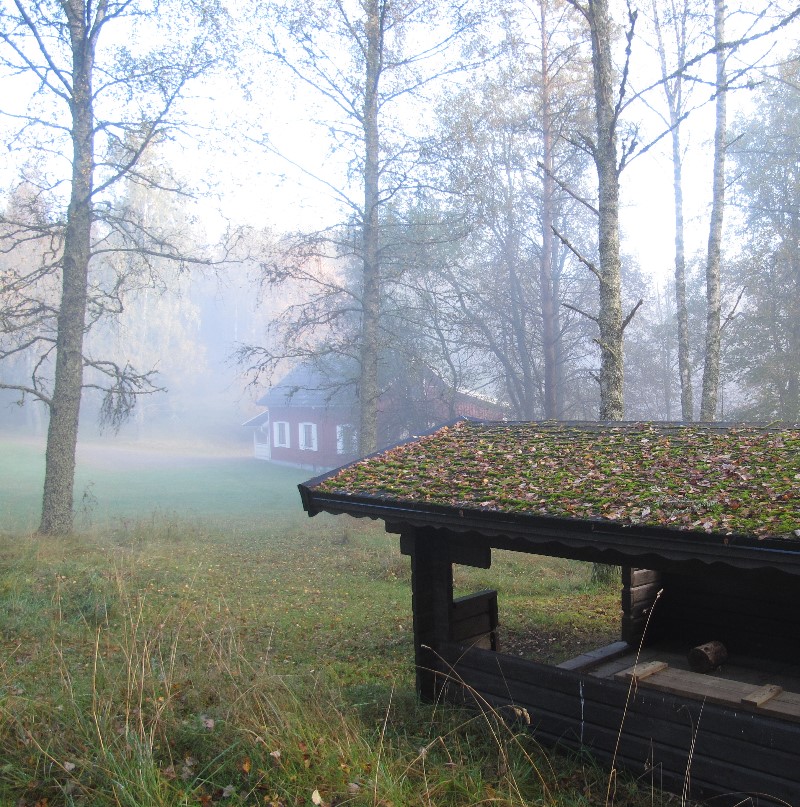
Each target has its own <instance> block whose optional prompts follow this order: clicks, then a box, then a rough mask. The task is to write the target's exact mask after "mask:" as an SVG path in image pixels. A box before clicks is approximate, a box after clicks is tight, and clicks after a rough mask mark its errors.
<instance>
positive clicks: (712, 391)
mask: <svg viewBox="0 0 800 807" xmlns="http://www.w3.org/2000/svg"><path fill="white" fill-rule="evenodd" d="M724 41H725V2H724V0H714V43H715V45H716V46H717V48H718V50H717V53H716V64H717V78H716V94H717V97H716V124H715V127H714V178H713V192H712V194H713V195H712V200H711V223H710V226H709V234H708V258H707V262H706V309H707V310H706V341H705V363H704V365H703V397H702V400H701V402H700V420H703V421H709V420H715V419H716V416H717V397H718V393H719V364H720V328H721V311H720V309H721V291H720V277H721V265H722V224H723V216H724V212H725V148H726V143H725V139H726V134H727V76H726V72H725V51H724V49H723V48H722V47H720V46H721V44H722V43H723V42H724Z"/></svg>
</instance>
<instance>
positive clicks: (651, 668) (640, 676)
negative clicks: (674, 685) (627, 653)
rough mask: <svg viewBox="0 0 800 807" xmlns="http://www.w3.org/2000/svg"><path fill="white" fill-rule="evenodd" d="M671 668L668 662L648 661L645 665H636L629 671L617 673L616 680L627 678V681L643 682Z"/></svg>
mask: <svg viewBox="0 0 800 807" xmlns="http://www.w3.org/2000/svg"><path fill="white" fill-rule="evenodd" d="M668 667H669V665H668V664H667V662H666V661H647V662H645V663H644V664H634V665H633V667H629V668H628V669H627V670H623V671H622V672H621V673H617V674H616V675H615V676H614V677H615V678H625V679H627V680H629V681H630V680H631V679H633V680H634V681H643V680H644V679H645V678H649V677H650V676H651V675H656V673H660V672H662V671H664V670H666V669H667V668H668Z"/></svg>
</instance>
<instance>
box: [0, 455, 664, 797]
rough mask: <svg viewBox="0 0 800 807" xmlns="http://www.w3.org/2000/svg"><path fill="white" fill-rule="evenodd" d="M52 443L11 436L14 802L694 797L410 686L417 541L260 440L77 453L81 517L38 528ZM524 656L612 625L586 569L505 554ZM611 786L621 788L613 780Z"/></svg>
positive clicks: (517, 642) (6, 703) (586, 639)
mask: <svg viewBox="0 0 800 807" xmlns="http://www.w3.org/2000/svg"><path fill="white" fill-rule="evenodd" d="M42 473H43V460H42V454H41V449H40V448H38V447H37V446H34V445H31V444H27V443H23V442H12V441H6V442H3V443H0V497H2V498H1V499H0V501H1V502H2V510H1V511H0V804H2V805H6V804H7V805H14V806H15V807H54V805H62V804H63V805H129V806H130V807H147V806H148V805H164V807H172V805H209V804H217V803H219V804H224V805H232V806H235V805H262V806H263V805H267V806H269V805H271V806H272V807H277V806H278V805H281V807H289V806H290V805H307V804H308V805H312V804H317V805H319V804H324V805H328V807H333V805H343V804H352V805H374V806H375V805H383V807H390V806H392V807H403V805H427V806H429V807H439V805H479V804H486V805H489V804H491V805H500V806H501V807H502V806H503V805H548V806H549V805H553V806H554V807H555V806H560V807H579V806H580V807H588V806H589V805H605V804H616V805H630V806H631V807H644V805H650V807H653V806H654V805H668V804H677V800H675V801H673V799H672V797H669V796H667V795H664V794H662V793H660V792H659V791H658V790H657V789H655V788H654V787H652V786H651V784H650V783H649V782H644V781H643V782H640V783H639V784H638V786H637V784H636V783H634V782H632V781H630V780H627V779H625V778H619V779H613V780H609V777H608V775H607V774H606V773H604V772H603V771H600V770H598V769H597V768H595V767H594V766H593V765H592V763H591V761H590V760H588V759H586V758H575V757H566V756H560V755H554V754H551V753H544V752H542V751H541V750H540V749H538V748H537V746H536V743H535V741H534V740H533V739H532V738H531V737H529V736H525V735H522V736H518V735H516V734H514V733H513V732H512V730H511V729H510V728H509V727H507V726H505V725H504V724H502V723H501V722H499V721H497V720H496V719H495V717H494V716H493V715H491V714H479V713H478V714H476V713H472V712H462V711H458V710H454V709H449V708H447V709H445V708H441V707H439V708H434V707H432V706H425V705H420V704H418V703H417V701H416V698H415V695H414V679H413V647H412V640H411V604H410V587H409V563H408V559H407V558H404V557H402V556H401V555H400V554H399V549H398V545H397V540H396V537H394V536H390V535H386V534H385V533H383V531H382V529H381V526H380V525H379V524H376V523H373V522H368V521H356V520H353V519H349V518H345V517H339V518H334V517H328V516H317V517H316V518H314V519H308V518H307V517H306V516H305V514H303V513H302V511H301V508H300V502H299V496H298V494H297V489H296V484H297V482H299V481H301V480H302V479H304V478H305V477H306V476H307V475H308V474H305V473H303V472H296V471H289V470H286V469H280V468H276V467H273V466H270V465H269V464H266V463H260V462H257V461H255V460H252V459H250V458H248V457H245V456H222V455H215V456H209V455H200V454H196V455H188V454H180V455H177V454H174V453H173V454H170V455H167V454H165V453H163V452H151V451H148V452H145V451H142V450H141V449H136V448H130V447H129V448H125V447H113V446H109V447H105V448H92V447H87V448H84V449H82V453H81V464H80V467H79V473H78V481H77V484H76V511H77V513H78V524H79V530H78V532H77V533H76V535H75V536H72V537H70V538H68V539H60V540H55V539H44V538H41V537H37V536H35V535H34V534H33V533H32V530H33V529H34V528H35V525H36V519H37V517H38V506H39V499H40V496H41V480H42ZM455 582H456V588H457V589H458V591H459V593H466V592H468V591H472V590H477V589H479V588H483V587H486V586H492V587H496V588H498V589H499V591H500V601H501V622H502V623H503V634H502V637H501V641H502V642H503V645H504V649H505V650H506V651H507V652H513V653H518V654H521V655H526V656H533V657H537V658H541V659H547V660H551V661H552V660H557V659H559V658H563V657H566V656H569V655H572V654H574V653H575V652H578V651H580V650H582V649H585V648H586V647H587V646H588V645H589V644H592V643H598V642H601V641H605V640H606V639H608V638H609V637H611V636H614V635H615V633H616V631H617V625H616V620H617V609H618V594H617V592H616V591H614V590H603V589H599V588H597V587H593V586H592V585H591V584H590V573H589V570H588V569H587V568H586V567H584V566H582V565H580V564H576V563H572V562H568V561H560V560H543V559H539V558H534V557H523V556H518V555H506V554H504V553H496V556H495V558H494V559H493V566H492V569H491V572H489V571H481V570H470V569H465V568H462V567H457V568H456V573H455ZM612 785H613V786H612Z"/></svg>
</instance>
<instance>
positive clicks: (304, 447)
mask: <svg viewBox="0 0 800 807" xmlns="http://www.w3.org/2000/svg"><path fill="white" fill-rule="evenodd" d="M306 429H309V432H310V436H311V442H310V443H308V442H307V441H306ZM297 438H298V445H299V446H300V450H301V451H316V450H317V424H316V423H311V422H306V423H300V424H299V425H298V427H297Z"/></svg>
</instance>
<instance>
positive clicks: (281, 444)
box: [272, 420, 291, 448]
mask: <svg viewBox="0 0 800 807" xmlns="http://www.w3.org/2000/svg"><path fill="white" fill-rule="evenodd" d="M290 439H291V438H290V437H289V424H288V423H287V422H286V421H285V420H276V421H275V422H274V423H273V424H272V440H273V443H274V445H275V447H276V448H289V447H290Z"/></svg>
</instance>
